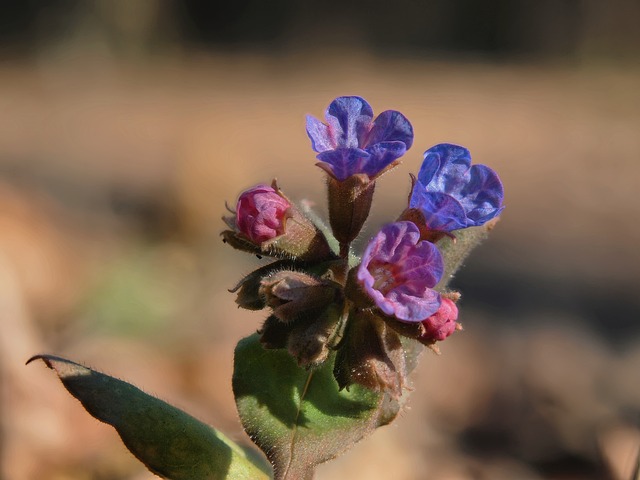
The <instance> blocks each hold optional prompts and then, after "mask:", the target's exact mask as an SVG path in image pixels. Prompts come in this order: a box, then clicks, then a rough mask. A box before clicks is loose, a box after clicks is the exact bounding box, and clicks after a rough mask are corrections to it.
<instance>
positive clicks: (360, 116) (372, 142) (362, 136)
mask: <svg viewBox="0 0 640 480" xmlns="http://www.w3.org/2000/svg"><path fill="white" fill-rule="evenodd" d="M325 119H326V123H323V122H321V121H320V120H318V119H317V118H315V117H312V116H311V115H307V134H308V135H309V138H310V139H311V146H312V148H313V150H314V151H316V152H318V156H317V158H318V159H319V160H320V164H319V166H320V167H321V168H323V169H324V170H326V171H327V173H329V174H330V175H332V176H333V177H335V178H336V179H337V180H339V181H343V180H346V179H347V178H349V177H350V176H352V175H355V174H358V173H363V174H366V175H368V176H369V177H370V178H373V177H375V176H377V175H378V174H380V173H381V172H382V171H383V170H384V169H385V168H387V167H388V166H389V165H391V164H392V163H393V162H394V161H395V160H396V159H398V158H400V157H401V156H402V155H404V153H405V152H406V151H407V150H408V149H409V148H410V147H411V144H412V143H413V127H412V126H411V123H409V120H407V119H406V117H405V116H404V115H402V114H401V113H400V112H397V111H395V110H387V111H385V112H382V113H381V114H380V115H378V117H377V118H376V119H375V120H374V119H373V110H372V109H371V106H370V105H369V104H368V103H367V102H366V100H364V99H363V98H361V97H338V98H336V99H335V100H334V101H333V102H331V104H330V105H329V108H327V111H326V113H325Z"/></svg>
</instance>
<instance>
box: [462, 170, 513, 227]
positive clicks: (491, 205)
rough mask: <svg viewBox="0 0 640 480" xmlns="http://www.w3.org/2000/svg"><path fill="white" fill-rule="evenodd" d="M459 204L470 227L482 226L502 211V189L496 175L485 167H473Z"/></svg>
mask: <svg viewBox="0 0 640 480" xmlns="http://www.w3.org/2000/svg"><path fill="white" fill-rule="evenodd" d="M460 195H461V198H460V203H461V204H462V206H463V207H464V209H465V210H466V211H467V217H468V219H469V223H470V224H471V225H476V226H477V225H482V224H484V223H486V222H487V221H489V220H491V219H492V218H494V217H496V216H497V215H499V214H500V212H501V211H502V207H501V205H502V200H503V199H504V188H503V187H502V182H501V181H500V178H499V177H498V174H497V173H496V172H495V171H493V170H492V169H491V168H489V167H487V166H486V165H474V166H473V167H471V170H470V171H469V182H468V183H467V184H466V185H465V187H464V188H463V189H462V190H461V191H460Z"/></svg>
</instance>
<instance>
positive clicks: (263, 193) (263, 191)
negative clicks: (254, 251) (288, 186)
mask: <svg viewBox="0 0 640 480" xmlns="http://www.w3.org/2000/svg"><path fill="white" fill-rule="evenodd" d="M290 208H291V203H289V200H287V199H286V198H284V197H283V196H282V195H280V194H279V193H278V192H277V191H276V190H275V189H274V188H272V187H269V186H267V185H263V184H260V185H256V186H255V187H253V188H250V189H249V190H245V191H244V192H243V193H242V194H240V198H239V199H238V205H237V207H236V226H237V228H238V231H240V233H243V234H244V235H246V236H247V238H249V239H250V240H251V241H252V242H253V243H255V244H258V245H259V244H261V243H262V242H266V241H267V240H271V239H272V238H275V237H277V236H278V235H282V234H283V233H284V225H285V220H286V218H287V216H288V212H289V209H290Z"/></svg>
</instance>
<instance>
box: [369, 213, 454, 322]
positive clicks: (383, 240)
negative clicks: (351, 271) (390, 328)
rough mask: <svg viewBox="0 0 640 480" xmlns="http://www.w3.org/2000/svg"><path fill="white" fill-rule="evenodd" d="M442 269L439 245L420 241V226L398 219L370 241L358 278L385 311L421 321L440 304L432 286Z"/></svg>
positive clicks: (434, 311) (409, 319)
mask: <svg viewBox="0 0 640 480" xmlns="http://www.w3.org/2000/svg"><path fill="white" fill-rule="evenodd" d="M443 272H444V265H443V262H442V256H441V255H440V252H439V251H438V248H437V247H436V246H435V245H434V244H433V243H430V242H427V241H420V231H419V230H418V227H416V226H415V224H413V223H412V222H395V223H390V224H388V225H385V226H384V227H382V229H381V230H380V231H379V232H378V234H377V235H376V236H375V237H373V239H372V240H371V241H370V242H369V245H367V248H366V250H365V252H364V255H363V256H362V263H361V264H360V267H359V268H358V274H357V278H358V281H359V282H360V285H362V287H363V288H364V290H365V292H366V293H367V294H368V295H369V297H371V298H372V299H373V301H374V302H375V304H376V305H377V306H378V308H379V309H380V310H382V311H383V312H384V313H386V314H387V315H393V316H394V317H396V318H397V319H398V320H401V321H404V322H421V321H423V320H425V319H427V318H429V317H430V316H431V315H433V314H434V313H436V312H437V311H438V308H439V307H440V295H439V294H438V292H436V291H435V290H433V287H434V286H435V285H436V284H437V283H438V282H439V281H440V278H442V274H443Z"/></svg>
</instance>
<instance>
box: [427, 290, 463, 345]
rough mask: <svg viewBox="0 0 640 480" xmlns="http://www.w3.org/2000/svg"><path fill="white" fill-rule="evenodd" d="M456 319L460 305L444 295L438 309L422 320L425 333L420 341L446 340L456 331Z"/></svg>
mask: <svg viewBox="0 0 640 480" xmlns="http://www.w3.org/2000/svg"><path fill="white" fill-rule="evenodd" d="M456 320H458V307H457V306H456V304H455V303H454V302H453V301H452V300H450V299H448V298H445V297H443V298H442V299H441V303H440V308H438V311H437V312H436V313H434V314H433V315H431V316H430V317H429V318H427V319H426V320H424V321H423V322H422V325H424V328H425V333H424V335H422V337H421V338H420V341H422V342H427V343H428V342H435V341H442V340H444V339H445V338H447V337H448V336H449V335H451V334H452V333H453V332H455V330H456Z"/></svg>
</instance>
